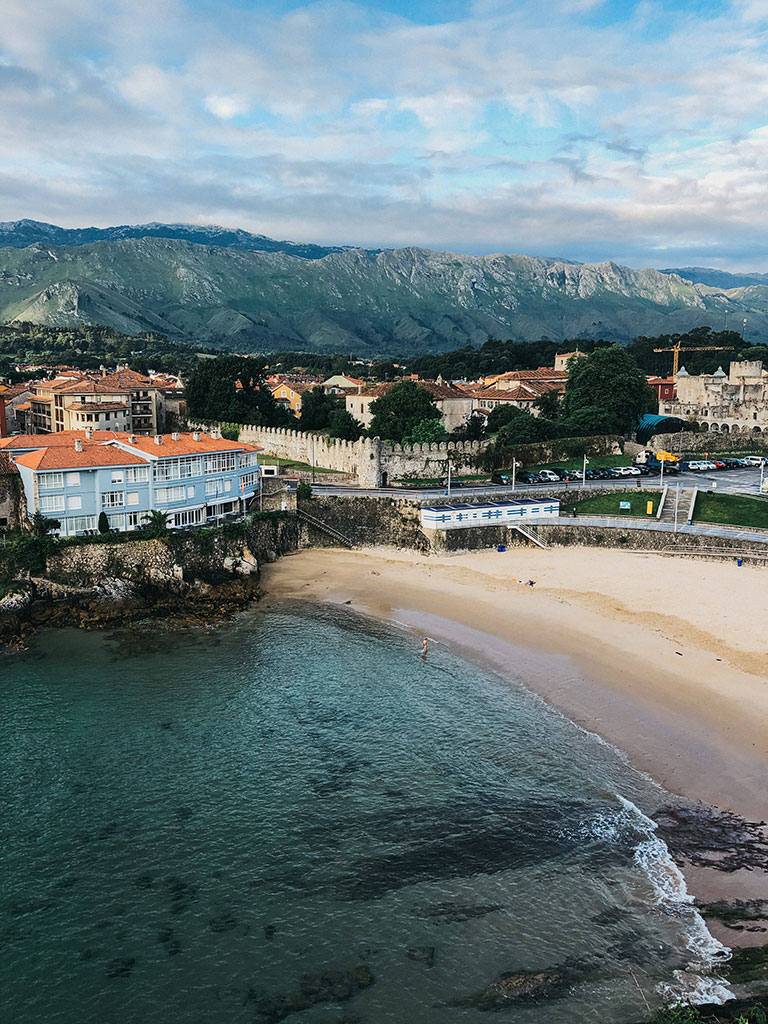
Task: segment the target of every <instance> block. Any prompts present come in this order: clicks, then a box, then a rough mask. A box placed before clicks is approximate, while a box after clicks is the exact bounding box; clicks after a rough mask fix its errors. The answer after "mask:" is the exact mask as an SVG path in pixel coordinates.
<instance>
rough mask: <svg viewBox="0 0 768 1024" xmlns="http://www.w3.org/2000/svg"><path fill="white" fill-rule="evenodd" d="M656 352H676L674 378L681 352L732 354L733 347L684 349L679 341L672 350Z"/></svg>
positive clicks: (697, 346) (696, 346)
mask: <svg viewBox="0 0 768 1024" xmlns="http://www.w3.org/2000/svg"><path fill="white" fill-rule="evenodd" d="M653 351H654V352H674V353H675V357H674V359H673V361H672V376H673V377H676V376H677V368H678V365H679V363H680V353H681V352H732V351H733V345H691V346H690V347H685V348H683V344H682V342H680V341H678V343H677V344H676V345H673V346H672V348H655V349H654V350H653Z"/></svg>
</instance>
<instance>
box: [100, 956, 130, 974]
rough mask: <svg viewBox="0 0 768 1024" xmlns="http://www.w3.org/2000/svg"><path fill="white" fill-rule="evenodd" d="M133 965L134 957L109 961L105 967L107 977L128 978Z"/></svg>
mask: <svg viewBox="0 0 768 1024" xmlns="http://www.w3.org/2000/svg"><path fill="white" fill-rule="evenodd" d="M135 963H136V957H134V956H125V957H117V958H116V959H115V960H110V961H109V963H108V964H107V966H106V972H107V977H108V978H128V977H130V974H131V971H132V970H133V965H134V964H135Z"/></svg>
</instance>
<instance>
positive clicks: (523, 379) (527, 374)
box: [464, 366, 568, 417]
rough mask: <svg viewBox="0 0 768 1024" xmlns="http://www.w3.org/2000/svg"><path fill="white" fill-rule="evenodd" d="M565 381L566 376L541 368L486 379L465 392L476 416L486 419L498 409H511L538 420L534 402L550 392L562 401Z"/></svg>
mask: <svg viewBox="0 0 768 1024" xmlns="http://www.w3.org/2000/svg"><path fill="white" fill-rule="evenodd" d="M567 379H568V374H567V373H564V372H562V371H559V370H552V369H551V368H550V367H547V366H540V367H539V368H538V369H537V370H513V371H511V372H510V373H504V374H496V375H494V376H492V377H486V378H485V382H484V383H483V384H482V385H479V386H477V385H476V386H474V387H465V388H464V391H465V392H466V394H468V395H471V397H472V400H473V407H472V414H473V415H475V416H482V417H487V416H488V415H489V413H491V412H492V411H493V410H494V409H496V408H497V407H498V406H500V405H514V406H516V407H517V408H518V409H525V410H526V411H527V412H530V413H532V414H533V415H534V416H538V415H539V410H538V409H537V408H536V406H535V405H534V403H535V401H536V399H537V398H541V396H542V395H546V394H549V393H551V392H552V393H554V394H556V395H557V396H558V398H562V396H563V395H564V394H565V384H566V380H567ZM488 382H490V383H488Z"/></svg>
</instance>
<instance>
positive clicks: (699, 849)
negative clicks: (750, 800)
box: [654, 804, 768, 872]
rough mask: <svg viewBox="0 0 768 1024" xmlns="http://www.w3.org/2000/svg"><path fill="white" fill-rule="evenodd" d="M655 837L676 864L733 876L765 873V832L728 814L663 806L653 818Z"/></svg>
mask: <svg viewBox="0 0 768 1024" xmlns="http://www.w3.org/2000/svg"><path fill="white" fill-rule="evenodd" d="M654 818H655V820H656V822H657V824H658V835H659V836H660V838H662V839H663V840H664V841H665V843H666V844H667V846H668V847H669V850H670V853H671V854H672V856H673V857H674V858H675V860H676V861H678V863H680V864H686V863H687V864H695V865H696V866H698V867H708V868H714V869H715V870H716V871H726V872H733V871H739V870H740V869H742V868H748V869H755V868H757V869H759V870H761V871H768V831H766V826H765V822H764V821H760V822H753V821H746V820H745V819H744V818H740V817H739V816H738V815H737V814H732V813H731V812H730V811H721V810H719V808H716V807H707V806H706V805H704V804H697V805H695V806H686V805H680V806H672V805H669V806H666V807H662V808H661V810H659V811H657V812H656V813H655V814H654Z"/></svg>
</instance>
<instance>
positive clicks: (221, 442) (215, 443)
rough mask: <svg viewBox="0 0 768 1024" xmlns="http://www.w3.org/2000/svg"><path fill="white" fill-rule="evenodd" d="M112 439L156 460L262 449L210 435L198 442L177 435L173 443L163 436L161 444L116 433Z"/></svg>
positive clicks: (188, 434) (145, 437)
mask: <svg viewBox="0 0 768 1024" xmlns="http://www.w3.org/2000/svg"><path fill="white" fill-rule="evenodd" d="M113 436H114V438H115V439H116V440H118V441H120V443H121V444H125V445H129V446H130V447H131V448H136V449H138V450H139V451H142V452H146V453H147V454H149V455H154V456H155V457H156V458H160V459H163V458H171V457H173V456H178V455H200V454H203V455H205V454H211V453H213V452H260V451H263V450H264V449H263V448H257V447H256V446H255V445H252V444H246V443H245V442H244V441H228V440H227V439H226V438H225V437H221V438H213V437H211V435H210V434H202V433H201V435H200V440H199V441H195V440H194V437H193V435H192V434H191V433H184V434H180V435H179V440H178V441H174V440H173V437H172V435H171V434H163V435H162V437H163V443H162V444H156V443H155V440H154V438H153V437H147V436H137V437H136V438H135V440H134V441H132V442H131V441H129V438H130V437H131V435H130V434H127V433H116V434H114V435H113Z"/></svg>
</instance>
